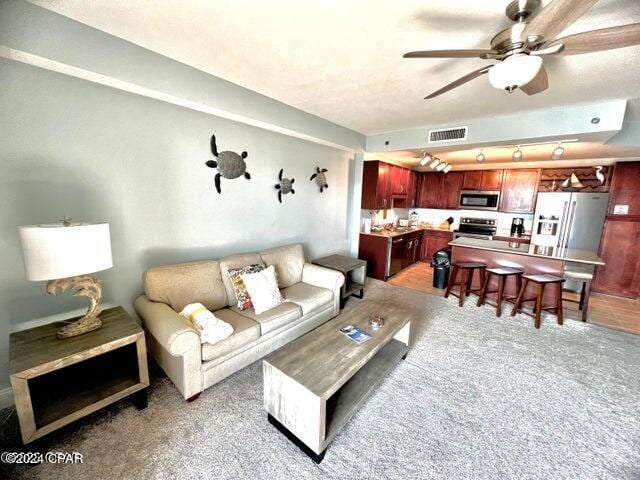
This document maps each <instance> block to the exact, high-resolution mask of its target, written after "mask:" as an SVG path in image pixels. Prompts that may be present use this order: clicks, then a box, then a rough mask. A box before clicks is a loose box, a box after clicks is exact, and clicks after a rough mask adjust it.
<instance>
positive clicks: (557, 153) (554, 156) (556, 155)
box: [551, 143, 564, 160]
mask: <svg viewBox="0 0 640 480" xmlns="http://www.w3.org/2000/svg"><path fill="white" fill-rule="evenodd" d="M562 155H564V148H563V147H562V145H561V144H560V143H558V146H557V147H556V148H554V149H553V153H551V160H560V159H561V158H562Z"/></svg>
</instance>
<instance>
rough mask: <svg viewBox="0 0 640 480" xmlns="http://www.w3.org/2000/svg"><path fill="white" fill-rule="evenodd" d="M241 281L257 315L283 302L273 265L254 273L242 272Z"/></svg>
mask: <svg viewBox="0 0 640 480" xmlns="http://www.w3.org/2000/svg"><path fill="white" fill-rule="evenodd" d="M242 281H243V282H244V285H245V286H246V287H247V292H249V296H250V297H251V301H252V302H253V308H254V310H255V311H256V314H257V315H259V314H261V313H262V312H266V311H267V310H271V309H272V308H273V307H277V306H278V305H280V304H281V303H282V302H284V299H283V298H282V295H280V290H279V289H278V281H277V280H276V271H275V268H274V267H273V265H271V266H270V267H268V268H265V269H264V270H261V271H259V272H256V273H244V274H242Z"/></svg>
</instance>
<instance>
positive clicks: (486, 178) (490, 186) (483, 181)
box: [462, 170, 502, 191]
mask: <svg viewBox="0 0 640 480" xmlns="http://www.w3.org/2000/svg"><path fill="white" fill-rule="evenodd" d="M501 186H502V170H469V171H466V172H464V179H463V181H462V190H482V191H500V187H501Z"/></svg>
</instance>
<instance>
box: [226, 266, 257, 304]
mask: <svg viewBox="0 0 640 480" xmlns="http://www.w3.org/2000/svg"><path fill="white" fill-rule="evenodd" d="M261 270H264V266H263V265H259V264H257V263H254V264H253V265H247V266H246V267H241V268H233V269H231V270H229V278H231V283H232V284H233V290H234V292H235V293H236V299H237V300H238V309H240V310H247V309H249V308H251V307H253V303H252V302H251V297H250V296H249V292H247V287H246V285H245V284H244V282H243V281H242V275H243V274H245V273H256V272H259V271H261Z"/></svg>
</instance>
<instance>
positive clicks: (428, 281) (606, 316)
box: [388, 262, 640, 335]
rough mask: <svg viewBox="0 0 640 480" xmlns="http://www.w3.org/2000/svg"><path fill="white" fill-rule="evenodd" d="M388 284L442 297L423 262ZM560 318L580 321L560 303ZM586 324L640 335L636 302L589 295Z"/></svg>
mask: <svg viewBox="0 0 640 480" xmlns="http://www.w3.org/2000/svg"><path fill="white" fill-rule="evenodd" d="M388 282H389V283H390V284H392V285H396V286H399V287H405V288H411V289H413V290H420V291H421V292H425V293H430V294H431V295H438V296H441V295H443V294H444V290H440V289H438V288H433V286H432V282H433V277H432V275H431V267H430V266H429V265H428V264H426V263H423V262H418V263H415V264H413V265H411V266H410V267H408V268H406V269H404V270H402V271H401V272H400V273H398V274H397V275H394V276H393V277H391V278H390V279H389V280H388ZM571 296H572V294H571V293H568V294H567V298H570V297H571ZM575 297H577V295H576V296H575ZM506 308H507V310H506V311H507V312H510V311H511V310H510V306H507V307H506ZM503 315H504V313H503ZM564 315H565V318H566V319H571V320H577V321H580V318H581V316H580V311H579V310H578V304H577V303H573V302H564ZM588 322H590V323H594V324H597V325H602V326H605V327H609V328H613V329H616V330H622V331H624V332H629V333H635V334H638V335H640V301H637V300H631V299H626V298H620V297H611V296H608V295H601V294H598V293H593V294H591V300H590V301H589V313H588Z"/></svg>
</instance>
